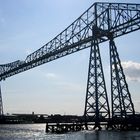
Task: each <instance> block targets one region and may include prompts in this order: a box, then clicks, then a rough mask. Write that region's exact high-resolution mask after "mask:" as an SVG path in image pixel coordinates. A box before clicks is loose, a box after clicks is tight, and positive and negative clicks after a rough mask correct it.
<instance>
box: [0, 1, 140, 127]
mask: <svg viewBox="0 0 140 140" xmlns="http://www.w3.org/2000/svg"><path fill="white" fill-rule="evenodd" d="M139 29H140V4H125V3H123V4H122V3H95V4H93V5H92V6H91V7H90V8H89V9H88V10H86V11H85V12H84V13H83V14H82V15H81V16H80V17H79V18H78V19H76V20H75V21H74V22H73V23H72V24H71V25H70V26H68V27H67V28H66V29H65V30H64V31H62V32H61V33H60V34H59V35H57V36H56V37H55V38H54V39H52V40H51V41H50V42H48V43H47V44H45V45H44V46H43V47H41V48H40V49H38V50H37V51H35V52H33V53H32V54H30V55H28V56H27V57H26V59H25V60H24V61H20V60H18V61H15V62H12V63H8V64H3V65H0V81H1V80H5V79H6V78H7V77H10V76H13V75H15V74H18V73H20V72H23V71H26V70H29V69H31V68H34V67H36V66H39V65H42V64H44V63H47V62H50V61H53V60H55V59H58V58H61V57H63V56H66V55H69V54H71V53H74V52H77V51H80V50H82V49H86V48H88V47H91V55H90V63H89V73H88V83H87V93H86V104H85V116H86V117H89V116H92V117H95V127H100V121H101V119H100V117H101V118H102V117H103V118H110V110H109V105H108V98H107V92H106V86H105V80H104V74H103V68H102V63H101V57H100V51H99V44H100V43H103V42H105V41H108V40H110V65H111V94H112V117H113V116H115V115H116V114H117V113H119V114H121V115H120V116H121V117H124V116H126V115H129V114H134V107H133V103H132V100H131V96H130V93H129V90H128V87H127V83H126V80H125V76H124V73H123V69H122V66H121V63H120V59H119V56H118V53H117V50H116V46H115V43H114V41H113V39H114V38H117V37H119V36H122V35H125V34H128V33H131V32H133V31H136V30H139ZM0 102H1V104H2V101H0Z"/></svg>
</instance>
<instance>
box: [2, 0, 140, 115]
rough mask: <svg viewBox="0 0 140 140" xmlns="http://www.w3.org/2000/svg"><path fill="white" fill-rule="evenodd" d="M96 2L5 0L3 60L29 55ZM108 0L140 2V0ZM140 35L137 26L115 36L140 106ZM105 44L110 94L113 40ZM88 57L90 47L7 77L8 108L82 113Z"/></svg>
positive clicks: (5, 99) (4, 87)
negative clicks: (131, 30)
mask: <svg viewBox="0 0 140 140" xmlns="http://www.w3.org/2000/svg"><path fill="white" fill-rule="evenodd" d="M94 2H96V1H94V0H12V1H11V0H4V1H3V0H0V64H4V63H9V62H13V61H16V60H25V58H26V56H27V55H28V54H30V53H32V52H34V51H35V50H37V49H39V48H40V47H41V46H43V45H44V44H46V43H47V42H49V41H50V40H51V39H52V38H54V37H55V36H56V35H57V34H59V33H60V32H61V31H62V30H64V29H65V28H66V27H67V26H68V25H70V24H71V23H72V22H73V21H74V20H75V19H76V18H77V17H79V16H80V15H81V14H82V13H83V12H84V11H85V10H86V9H88V8H89V7H90V6H91V5H92V4H93V3H94ZM98 2H101V1H100V0H98ZM102 2H107V1H106V0H102ZM108 2H125V3H126V2H131V3H132V2H133V3H140V1H139V0H117V1H113V0H108ZM139 36H140V31H136V32H133V33H131V34H128V35H125V36H122V37H120V38H117V39H116V40H115V42H116V46H117V48H118V52H119V55H120V59H121V60H122V65H123V68H124V72H125V74H126V77H127V82H128V85H129V90H130V93H131V96H132V100H133V102H134V105H135V109H136V111H137V112H140V86H139V85H140V44H139ZM100 49H101V56H102V60H103V67H104V73H105V79H106V84H107V92H108V96H109V100H110V88H109V85H110V80H109V78H108V75H109V55H108V54H109V51H108V42H107V43H104V44H101V45H100ZM104 52H106V53H104ZM88 63H89V49H86V50H82V51H80V52H77V53H74V54H71V55H69V56H66V57H63V58H60V59H57V60H55V61H52V62H49V63H47V64H44V65H41V66H39V67H36V68H34V69H31V70H28V71H26V72H23V73H20V74H18V75H15V76H12V77H10V78H8V79H6V80H5V81H2V82H1V89H2V91H1V92H2V98H3V108H4V113H32V112H35V113H45V114H62V115H64V114H66V115H68V114H73V115H83V113H84V106H85V96H86V84H87V75H88Z"/></svg>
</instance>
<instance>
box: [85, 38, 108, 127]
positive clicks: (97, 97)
mask: <svg viewBox="0 0 140 140" xmlns="http://www.w3.org/2000/svg"><path fill="white" fill-rule="evenodd" d="M84 115H85V119H86V121H95V127H99V125H100V124H99V122H101V121H103V118H110V109H109V103H108V97H107V90H106V85H105V80H104V73H103V67H102V61H101V56H100V50H99V45H98V40H97V39H94V40H93V42H92V44H91V51H90V60H89V72H88V84H87V92H86V103H85V113H84ZM90 116H92V118H91V117H90ZM90 118H91V119H90Z"/></svg>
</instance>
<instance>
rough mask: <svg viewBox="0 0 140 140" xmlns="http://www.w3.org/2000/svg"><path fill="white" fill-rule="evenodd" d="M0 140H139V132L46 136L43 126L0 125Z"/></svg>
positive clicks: (75, 133)
mask: <svg viewBox="0 0 140 140" xmlns="http://www.w3.org/2000/svg"><path fill="white" fill-rule="evenodd" d="M0 140H140V132H139V131H121V132H120V131H106V130H103V131H81V132H73V133H67V134H61V135H57V134H46V133H45V124H24V125H21V124H20V125H0Z"/></svg>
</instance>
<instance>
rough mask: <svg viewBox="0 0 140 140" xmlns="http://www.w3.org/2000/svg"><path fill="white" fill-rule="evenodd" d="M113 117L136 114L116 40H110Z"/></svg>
mask: <svg viewBox="0 0 140 140" xmlns="http://www.w3.org/2000/svg"><path fill="white" fill-rule="evenodd" d="M110 68H111V96H112V98H111V99H112V101H111V104H112V117H115V116H120V117H127V116H128V115H134V113H135V111H134V106H133V103H132V99H131V95H130V92H129V89H128V85H127V83H126V79H125V75H124V72H123V68H122V66H121V61H120V59H119V54H118V52H117V48H116V45H115V42H114V41H113V40H110Z"/></svg>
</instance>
